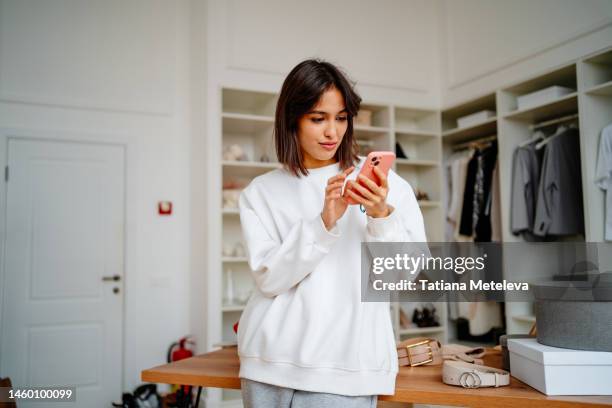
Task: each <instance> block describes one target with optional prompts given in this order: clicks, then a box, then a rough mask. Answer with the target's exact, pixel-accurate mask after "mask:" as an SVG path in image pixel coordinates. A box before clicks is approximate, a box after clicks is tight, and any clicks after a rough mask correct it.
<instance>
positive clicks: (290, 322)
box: [238, 60, 426, 408]
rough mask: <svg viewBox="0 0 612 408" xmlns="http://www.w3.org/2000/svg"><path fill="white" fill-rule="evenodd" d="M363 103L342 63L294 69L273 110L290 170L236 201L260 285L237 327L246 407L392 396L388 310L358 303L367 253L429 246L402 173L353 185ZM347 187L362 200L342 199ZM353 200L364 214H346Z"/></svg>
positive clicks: (365, 402) (363, 401) (359, 403)
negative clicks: (388, 245) (368, 248)
mask: <svg viewBox="0 0 612 408" xmlns="http://www.w3.org/2000/svg"><path fill="white" fill-rule="evenodd" d="M360 102H361V98H360V97H359V95H357V93H356V92H355V91H354V89H353V87H352V86H351V84H350V82H349V81H348V80H347V78H346V77H345V75H344V74H343V73H342V72H341V71H340V70H339V69H338V68H337V67H335V66H334V65H332V64H330V63H328V62H324V61H320V60H306V61H303V62H302V63H300V64H298V65H297V66H296V67H295V68H293V70H292V71H291V72H290V73H289V75H288V76H287V78H286V79H285V81H284V83H283V86H282V89H281V93H280V96H279V100H278V104H277V108H276V118H275V126H274V138H275V143H276V154H277V156H278V160H279V162H280V163H282V164H283V168H282V169H278V170H275V171H272V172H269V173H266V174H264V175H262V176H259V177H256V178H255V179H254V180H253V181H252V182H251V183H250V184H249V186H248V187H247V188H246V189H245V190H244V191H243V192H242V194H241V196H240V200H239V208H240V221H241V224H242V229H243V233H244V238H245V242H246V244H247V252H248V260H249V266H250V268H251V270H252V271H253V272H252V273H253V277H254V279H255V283H256V290H255V292H254V294H253V296H252V297H251V298H250V299H249V302H248V304H247V306H246V308H245V310H244V312H243V314H242V317H241V319H240V324H239V326H238V327H239V328H238V354H239V356H240V378H241V386H242V395H243V402H244V405H245V407H247V408H259V407H266V408H268V407H317V408H319V407H368V408H369V407H375V406H376V402H377V395H379V394H386V395H392V394H393V393H394V389H395V377H396V374H397V369H398V368H397V366H398V364H397V353H396V349H395V340H394V336H393V329H392V326H391V319H390V315H389V304H388V302H362V301H361V278H360V272H361V266H360V261H361V256H360V248H361V246H360V244H361V242H363V241H366V242H376V241H381V242H390V241H395V242H398V241H403V242H410V241H412V242H424V241H426V237H425V231H424V226H423V217H422V214H421V212H420V209H419V206H418V204H417V201H416V197H415V195H414V193H413V190H412V188H411V187H410V185H409V184H408V183H407V182H406V181H404V180H403V179H402V178H400V177H399V176H398V175H397V174H396V173H394V172H393V171H390V172H389V175H388V177H385V175H384V174H383V173H382V172H381V171H380V170H378V168H375V169H376V170H375V171H376V174H377V176H378V177H379V182H380V183H379V184H378V185H377V184H376V183H374V182H372V181H370V180H364V182H366V183H367V185H366V187H364V186H361V185H359V184H358V183H356V182H355V181H354V180H349V178H350V176H351V175H355V174H357V173H358V171H359V169H360V168H361V166H362V165H363V162H364V158H362V157H359V156H357V154H356V151H357V149H356V148H357V146H356V141H355V139H354V135H353V118H354V117H355V115H356V114H357V111H358V110H359V105H360ZM353 178H354V177H353ZM347 180H348V181H347ZM345 182H346V183H347V184H349V183H350V184H352V185H353V188H354V189H356V191H357V192H358V193H355V192H353V191H349V189H347V188H344V193H343V186H344V184H345ZM349 195H350V196H351V197H353V198H354V199H355V200H356V201H357V202H358V203H359V204H360V205H348V204H347V201H346V199H347V198H348V196H349ZM360 208H361V209H365V213H363V212H362V211H361V210H360Z"/></svg>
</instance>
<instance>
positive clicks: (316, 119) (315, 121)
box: [310, 118, 324, 123]
mask: <svg viewBox="0 0 612 408" xmlns="http://www.w3.org/2000/svg"><path fill="white" fill-rule="evenodd" d="M310 120H312V121H313V122H314V123H320V122H323V120H324V119H323V118H311V119H310Z"/></svg>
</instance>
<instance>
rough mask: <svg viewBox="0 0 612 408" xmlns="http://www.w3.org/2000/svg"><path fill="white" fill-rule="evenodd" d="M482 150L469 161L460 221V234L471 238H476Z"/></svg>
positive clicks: (476, 152)
mask: <svg viewBox="0 0 612 408" xmlns="http://www.w3.org/2000/svg"><path fill="white" fill-rule="evenodd" d="M480 155H481V152H480V150H476V151H475V152H474V154H473V155H472V158H471V159H470V161H469V162H468V165H467V172H466V176H465V188H464V190H463V203H462V204H463V205H462V208H461V218H460V221H459V235H462V236H463V237H465V238H469V240H473V239H474V225H473V217H474V187H475V185H476V173H477V172H478V157H480Z"/></svg>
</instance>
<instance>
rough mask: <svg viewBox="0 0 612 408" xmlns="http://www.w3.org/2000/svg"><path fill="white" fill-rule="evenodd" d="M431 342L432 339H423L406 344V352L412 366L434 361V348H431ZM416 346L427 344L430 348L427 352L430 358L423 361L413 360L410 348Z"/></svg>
mask: <svg viewBox="0 0 612 408" xmlns="http://www.w3.org/2000/svg"><path fill="white" fill-rule="evenodd" d="M430 343H431V340H423V341H419V342H418V343H414V344H409V345H407V346H406V353H407V354H408V364H410V367H417V366H420V365H423V364H427V363H431V362H433V350H432V349H431V344H430ZM416 346H427V348H428V349H429V351H428V352H427V354H428V355H429V358H428V359H427V360H424V361H421V362H419V363H413V362H412V357H410V349H411V348H413V347H416Z"/></svg>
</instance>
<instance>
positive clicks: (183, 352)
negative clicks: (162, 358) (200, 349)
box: [168, 336, 195, 363]
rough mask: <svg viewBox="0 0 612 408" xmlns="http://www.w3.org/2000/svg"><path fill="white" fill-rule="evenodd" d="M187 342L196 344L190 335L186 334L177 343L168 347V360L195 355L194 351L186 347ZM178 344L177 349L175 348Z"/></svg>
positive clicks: (177, 359)
mask: <svg viewBox="0 0 612 408" xmlns="http://www.w3.org/2000/svg"><path fill="white" fill-rule="evenodd" d="M185 344H191V345H193V344H195V342H194V341H193V340H191V338H190V337H189V336H185V337H183V338H182V339H180V340H179V341H178V342H176V343H172V345H171V346H170V348H169V349H168V362H169V363H171V362H173V361H179V360H183V359H185V358H189V357H193V351H191V350H189V349H188V348H186V347H185ZM177 346H178V348H177V349H175V348H176V347H177Z"/></svg>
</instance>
